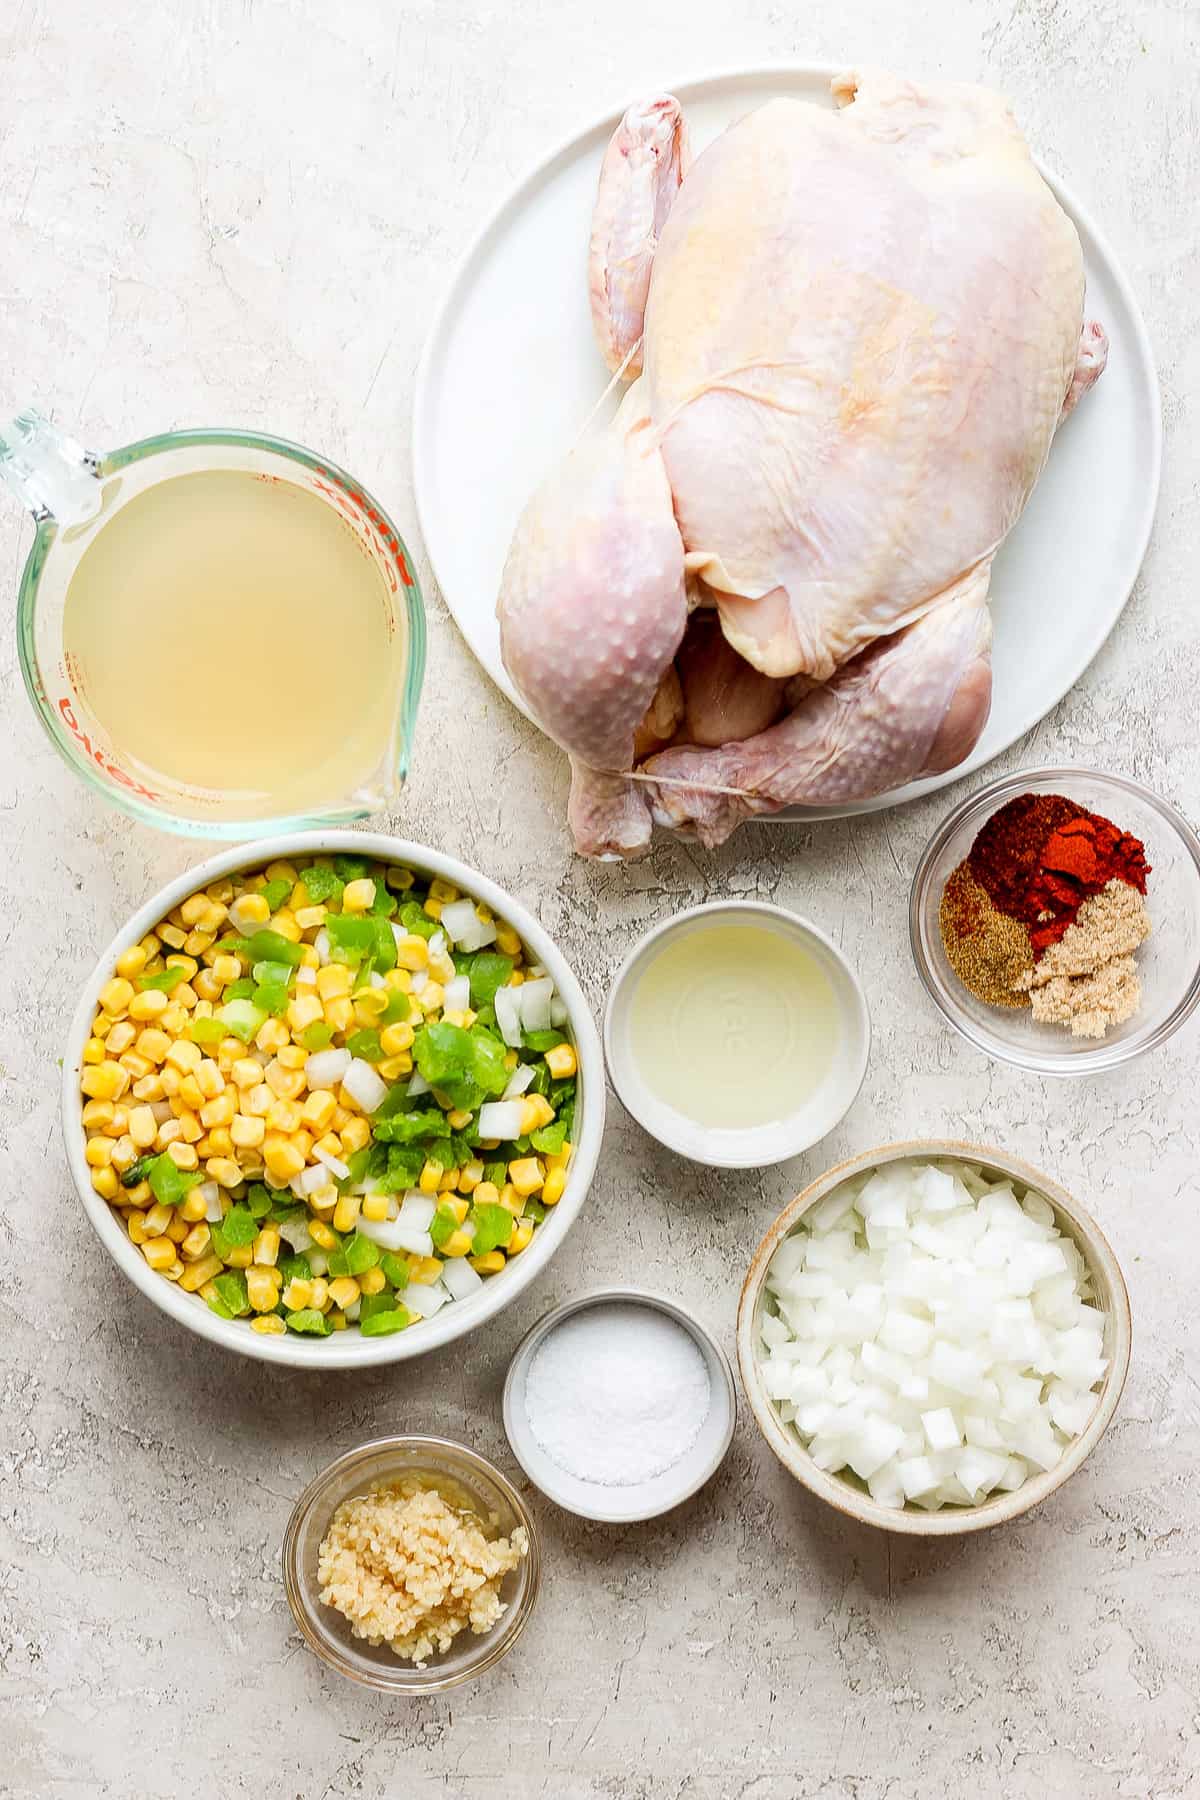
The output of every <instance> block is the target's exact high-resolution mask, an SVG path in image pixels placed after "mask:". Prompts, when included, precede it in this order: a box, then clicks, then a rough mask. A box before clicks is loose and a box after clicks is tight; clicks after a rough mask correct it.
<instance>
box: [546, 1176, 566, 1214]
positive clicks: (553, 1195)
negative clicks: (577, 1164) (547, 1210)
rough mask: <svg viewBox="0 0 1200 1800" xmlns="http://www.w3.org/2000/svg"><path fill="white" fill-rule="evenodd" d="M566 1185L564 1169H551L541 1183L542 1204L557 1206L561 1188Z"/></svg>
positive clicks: (560, 1197)
mask: <svg viewBox="0 0 1200 1800" xmlns="http://www.w3.org/2000/svg"><path fill="white" fill-rule="evenodd" d="M566 1185H567V1171H566V1170H565V1169H551V1171H550V1173H549V1174H548V1175H547V1177H546V1179H545V1181H544V1182H543V1184H542V1205H543V1206H557V1205H558V1203H559V1201H560V1200H561V1199H562V1197H563V1189H564V1188H565V1187H566Z"/></svg>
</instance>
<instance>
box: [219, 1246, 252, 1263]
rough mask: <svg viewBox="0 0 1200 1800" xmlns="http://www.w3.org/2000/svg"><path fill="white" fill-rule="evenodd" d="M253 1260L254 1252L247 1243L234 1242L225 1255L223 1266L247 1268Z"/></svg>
mask: <svg viewBox="0 0 1200 1800" xmlns="http://www.w3.org/2000/svg"><path fill="white" fill-rule="evenodd" d="M253 1261H254V1252H253V1250H252V1249H251V1248H250V1245H249V1244H235V1245H234V1247H233V1249H232V1250H230V1251H229V1252H228V1254H227V1255H226V1257H225V1266H226V1268H229V1269H248V1268H249V1267H250V1264H251V1263H252V1262H253Z"/></svg>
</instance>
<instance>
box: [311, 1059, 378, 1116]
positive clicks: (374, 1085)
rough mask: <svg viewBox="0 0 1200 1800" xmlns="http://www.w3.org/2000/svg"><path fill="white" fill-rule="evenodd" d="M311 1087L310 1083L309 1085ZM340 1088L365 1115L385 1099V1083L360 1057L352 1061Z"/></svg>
mask: <svg viewBox="0 0 1200 1800" xmlns="http://www.w3.org/2000/svg"><path fill="white" fill-rule="evenodd" d="M310 1086H311V1083H310ZM342 1086H343V1087H344V1088H345V1090H346V1092H347V1093H348V1094H349V1096H350V1098H351V1099H352V1100H353V1101H354V1102H355V1104H356V1105H357V1106H361V1107H362V1109H363V1111H364V1112H365V1113H373V1112H374V1111H375V1109H376V1107H377V1106H381V1105H382V1104H383V1101H384V1100H385V1099H386V1098H387V1091H388V1090H387V1082H386V1081H384V1079H383V1077H382V1076H381V1075H378V1074H376V1072H375V1070H374V1069H373V1068H372V1067H371V1065H370V1063H369V1062H364V1061H363V1059H362V1057H361V1056H356V1057H354V1059H353V1060H352V1062H351V1064H350V1067H349V1068H348V1069H347V1070H346V1073H345V1074H344V1075H343V1076H342Z"/></svg>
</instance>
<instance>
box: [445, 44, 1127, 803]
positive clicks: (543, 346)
mask: <svg viewBox="0 0 1200 1800" xmlns="http://www.w3.org/2000/svg"><path fill="white" fill-rule="evenodd" d="M834 72H835V71H834V70H833V69H832V68H822V67H814V66H803V67H779V68H769V69H750V70H741V71H735V72H731V73H729V74H722V75H713V76H708V77H705V78H702V79H698V80H693V81H683V82H676V83H673V84H671V85H670V91H671V92H672V93H675V94H677V95H678V96H679V98H680V100H681V101H682V102H683V104H684V105H685V106H686V108H687V112H688V121H689V124H690V127H691V132H692V142H693V145H694V147H695V149H696V150H701V149H703V148H704V146H705V145H706V144H707V143H709V142H711V140H712V139H713V138H714V137H716V136H717V135H718V134H719V133H720V132H721V131H723V130H724V129H725V128H726V126H728V125H729V124H731V123H732V122H733V121H734V120H735V119H737V118H739V117H741V116H742V114H744V113H746V112H748V111H750V110H751V109H752V108H753V107H755V106H759V105H761V104H762V103H763V101H764V100H766V99H768V98H769V97H770V96H771V95H773V94H792V95H795V96H796V97H797V98H799V99H802V100H809V101H811V102H813V103H814V104H815V105H818V106H829V105H831V104H832V102H831V101H830V99H829V82H830V78H831V76H832V75H833V73H834ZM634 98H636V95H635V94H634V93H632V92H631V93H629V94H627V95H626V96H625V97H624V100H623V101H622V107H624V106H625V105H627V104H628V103H629V101H630V100H632V99H634ZM620 110H621V109H618V110H617V111H614V112H612V113H609V114H606V115H605V117H604V118H602V119H599V120H597V121H596V122H595V123H594V124H592V125H590V126H588V127H587V128H586V129H585V130H583V131H582V132H580V133H579V134H578V136H576V137H573V138H571V139H570V140H569V141H568V142H567V143H565V144H563V145H561V146H560V147H559V148H558V149H556V150H554V151H553V152H552V153H551V154H550V155H549V156H548V157H546V159H545V160H544V161H543V162H542V163H540V164H539V166H538V167H537V168H536V169H534V170H533V171H532V173H531V174H530V175H528V176H527V177H526V178H525V180H524V181H522V182H521V183H520V184H519V185H518V186H517V187H516V188H515V189H514V190H513V192H512V193H511V194H510V195H509V196H508V198H507V199H506V200H504V201H503V202H502V204H501V205H500V206H499V207H498V208H497V210H496V211H495V212H494V213H493V214H492V217H491V218H490V219H489V220H488V222H487V224H486V225H485V226H484V227H483V229H482V231H481V232H480V233H479V235H478V237H477V238H476V239H475V242H474V243H473V244H472V245H471V247H470V249H469V250H468V252H467V254H466V256H465V258H464V260H463V262H462V264H461V265H460V267H459V269H458V272H457V274H456V275H455V277H454V280H453V282H452V283H451V286H450V290H449V292H448V294H447V296H446V298H445V300H444V302H443V304H442V306H441V309H440V310H439V312H438V314H437V316H436V317H435V319H434V322H433V327H432V329H431V331H430V334H429V338H428V341H427V343H426V346H425V351H424V354H423V356H422V359H421V366H420V369H419V370H418V374H417V386H416V396H415V400H414V408H413V478H414V483H415V487H416V497H417V511H418V516H419V519H420V524H421V530H422V533H423V534H424V538H425V543H426V547H427V549H428V551H429V557H430V561H431V562H432V564H433V568H434V573H435V574H436V576H437V579H438V583H439V585H440V587H441V590H442V593H443V594H444V595H445V597H446V603H447V605H448V606H449V608H450V610H451V612H452V613H453V614H454V617H455V619H456V620H457V622H458V625H459V628H460V630H461V631H462V634H463V636H464V637H465V638H466V640H467V642H468V644H469V645H470V646H471V649H472V650H473V651H474V652H475V655H476V656H477V657H478V658H479V660H480V662H481V663H482V664H483V666H484V668H485V669H486V670H487V671H488V673H489V675H491V677H492V679H493V680H494V681H495V682H496V683H497V684H498V685H499V686H500V687H501V688H503V690H504V692H505V693H506V694H507V695H508V697H509V698H510V699H511V700H513V701H514V702H515V703H516V704H517V705H520V702H519V701H518V700H517V697H516V694H515V693H514V691H513V688H512V684H511V682H510V681H509V680H508V677H507V675H506V674H505V672H504V668H503V665H502V663H501V661H500V637H499V631H498V627H497V624H496V617H495V604H496V593H497V590H498V588H499V585H500V573H501V569H502V568H503V564H504V557H505V554H506V552H507V549H508V543H509V539H510V537H511V535H512V530H513V526H514V525H515V523H516V520H517V517H518V515H519V513H520V511H521V508H522V507H523V506H524V504H525V501H526V500H527V499H528V497H529V495H530V493H531V492H532V490H533V489H534V487H536V485H537V484H538V482H539V481H540V480H541V478H542V477H543V475H544V474H545V473H546V472H547V470H548V469H550V468H551V467H552V466H553V465H554V464H555V463H556V462H557V461H558V460H559V459H560V458H561V457H562V456H563V455H564V453H565V452H566V451H567V450H568V449H569V448H570V447H571V445H572V444H573V443H574V441H575V439H576V438H577V436H578V435H579V432H580V430H581V428H582V426H583V424H584V421H585V420H586V419H587V418H588V416H589V414H590V413H591V412H592V409H593V408H594V407H595V405H596V402H597V400H598V399H599V398H600V396H601V394H603V392H604V388H605V385H606V381H607V376H608V371H607V370H606V368H605V366H604V363H603V360H602V358H601V356H600V353H599V351H598V350H597V348H596V346H595V343H594V341H593V338H592V325H591V317H590V314H589V310H588V297H587V282H586V263H587V246H588V232H589V227H590V222H591V209H592V200H593V198H594V194H595V187H596V180H597V176H598V173H599V168H600V158H601V156H602V154H603V150H604V146H605V144H606V143H607V141H608V139H609V137H610V135H611V134H612V132H613V131H614V129H615V128H616V125H617V121H618V119H619V118H620ZM1043 172H1044V173H1045V174H1046V176H1047V179H1048V180H1049V182H1050V185H1051V187H1052V188H1053V189H1054V192H1055V193H1056V195H1057V196H1058V198H1059V200H1060V201H1061V202H1062V205H1063V206H1064V207H1065V208H1066V211H1067V212H1068V213H1069V214H1070V216H1071V218H1072V219H1073V220H1074V222H1075V225H1076V228H1077V230H1078V232H1079V236H1080V239H1081V241H1082V244H1083V255H1084V263H1085V266H1086V269H1087V282H1088V302H1087V304H1088V312H1089V314H1090V315H1092V316H1094V317H1095V318H1097V319H1099V320H1101V322H1102V323H1103V325H1104V328H1105V330H1106V331H1107V333H1108V337H1109V344H1110V350H1109V359H1108V368H1107V369H1106V371H1105V374H1104V378H1103V380H1102V381H1100V382H1099V383H1098V384H1097V386H1096V388H1095V389H1094V390H1093V391H1092V393H1091V394H1089V395H1088V396H1087V398H1086V400H1085V402H1084V404H1083V405H1082V406H1081V407H1080V408H1079V411H1078V413H1077V414H1076V415H1075V417H1074V418H1073V419H1071V420H1070V421H1069V423H1068V425H1067V426H1066V427H1065V429H1064V430H1063V432H1062V435H1061V437H1060V438H1059V439H1058V441H1057V442H1056V443H1055V445H1054V449H1053V451H1052V452H1051V456H1050V462H1049V465H1048V467H1047V469H1046V472H1045V474H1044V475H1043V476H1042V479H1041V481H1040V482H1039V484H1038V488H1037V491H1036V493H1035V494H1034V496H1033V499H1032V501H1031V502H1030V504H1029V506H1028V507H1027V509H1026V511H1025V514H1024V516H1023V518H1022V519H1021V521H1020V524H1019V525H1018V526H1017V528H1016V530H1015V531H1014V532H1013V533H1012V535H1011V537H1010V538H1009V539H1008V542H1007V543H1006V544H1005V546H1004V549H1003V550H1002V551H1001V553H1000V556H999V557H998V559H997V562H996V569H995V576H994V579H993V582H992V611H993V616H994V619H995V648H994V653H993V661H994V668H995V689H994V699H993V704H992V715H991V718H990V719H989V721H988V725H987V729H986V730H985V731H984V733H983V736H982V737H981V738H980V740H979V743H978V744H977V745H976V747H975V750H974V751H973V753H972V754H971V756H970V757H969V758H968V759H967V760H966V762H964V763H961V764H960V765H959V766H958V768H957V769H953V770H951V771H950V772H949V773H948V774H945V775H939V776H935V777H934V778H933V779H932V780H930V781H924V782H914V783H912V784H910V785H909V786H908V787H904V788H898V789H895V790H894V791H893V792H892V793H889V794H881V795H879V796H878V797H877V798H876V799H874V800H868V801H864V802H862V803H860V804H859V805H857V806H851V807H844V808H832V807H831V808H829V809H824V808H819V809H813V808H803V809H795V810H794V811H793V812H791V813H790V814H787V815H778V816H781V817H792V818H796V817H820V816H825V817H830V818H836V817H839V816H842V815H843V814H845V813H855V812H873V811H875V810H877V809H878V808H880V807H885V806H894V805H896V804H897V803H898V802H900V801H902V800H909V799H912V798H913V797H914V796H915V795H917V794H919V793H925V792H927V791H929V790H931V789H933V788H938V787H944V786H946V784H947V783H948V782H951V781H954V780H957V778H958V777H959V776H960V775H965V774H967V773H968V772H969V771H970V770H972V769H977V768H979V767H980V766H981V765H982V764H983V763H986V762H988V761H989V760H990V759H991V758H992V757H994V756H998V755H999V754H1000V752H1001V751H1002V750H1006V749H1007V748H1008V746H1009V745H1010V744H1012V743H1014V742H1015V741H1016V739H1017V738H1019V737H1020V736H1021V735H1022V734H1023V733H1024V732H1026V731H1029V730H1030V729H1031V728H1032V727H1033V726H1034V725H1036V723H1037V722H1038V720H1039V719H1040V718H1042V717H1043V716H1044V715H1045V714H1046V713H1047V712H1049V710H1050V708H1051V707H1052V706H1054V705H1056V704H1057V702H1058V701H1059V700H1061V698H1062V696H1063V695H1064V694H1065V693H1066V692H1067V690H1068V688H1070V687H1071V686H1072V685H1073V684H1074V683H1075V682H1076V681H1077V680H1078V679H1079V677H1080V675H1082V673H1083V671H1084V670H1085V669H1086V668H1087V666H1088V664H1089V663H1090V662H1091V660H1092V658H1093V656H1095V654H1096V652H1097V650H1098V649H1099V648H1100V646H1101V644H1102V643H1103V642H1104V639H1105V638H1106V637H1107V635H1108V633H1109V632H1110V631H1111V629H1112V627H1113V625H1114V624H1115V623H1116V620H1117V617H1118V615H1119V614H1120V612H1121V608H1122V607H1123V606H1124V604H1125V601H1126V600H1127V598H1128V596H1129V591H1130V589H1131V588H1132V586H1133V583H1134V580H1135V578H1136V576H1137V572H1138V569H1139V568H1140V566H1141V562H1142V557H1143V556H1144V555H1145V551H1146V544H1147V542H1148V540H1149V536H1150V526H1151V522H1152V520H1153V517H1154V508H1155V503H1156V501H1157V498H1158V483H1159V471H1160V463H1161V438H1162V417H1161V410H1160V406H1159V396H1158V382H1157V378H1156V376H1155V372H1154V359H1153V355H1152V352H1151V349H1150V343H1149V340H1148V338H1147V335H1146V328H1145V325H1144V324H1143V322H1142V315H1141V312H1140V311H1139V309H1138V304H1137V301H1136V300H1135V299H1134V297H1133V293H1132V291H1131V289H1130V287H1129V284H1128V282H1127V281H1126V279H1125V276H1124V275H1123V274H1122V272H1121V269H1120V267H1119V265H1118V263H1117V261H1116V258H1115V257H1114V256H1113V253H1112V251H1111V250H1110V249H1109V247H1108V245H1107V244H1106V243H1105V242H1104V239H1103V238H1102V237H1101V236H1100V234H1099V232H1098V231H1097V230H1096V228H1095V226H1094V225H1093V224H1092V222H1091V220H1090V219H1089V218H1088V216H1087V214H1086V213H1085V212H1084V211H1083V209H1082V207H1081V206H1080V205H1079V203H1078V201H1077V200H1075V199H1074V197H1073V196H1072V195H1071V194H1070V193H1069V192H1068V191H1067V190H1066V188H1064V186H1063V184H1062V183H1061V182H1060V181H1058V180H1056V179H1055V178H1054V177H1053V176H1052V175H1050V174H1049V172H1048V171H1043ZM606 406H607V407H608V409H609V410H612V409H614V408H615V401H612V400H610V401H609V402H607V403H606ZM523 710H524V709H523Z"/></svg>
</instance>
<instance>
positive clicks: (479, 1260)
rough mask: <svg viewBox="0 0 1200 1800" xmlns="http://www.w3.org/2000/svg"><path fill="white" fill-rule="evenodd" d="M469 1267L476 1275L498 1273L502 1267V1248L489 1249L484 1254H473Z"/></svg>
mask: <svg viewBox="0 0 1200 1800" xmlns="http://www.w3.org/2000/svg"><path fill="white" fill-rule="evenodd" d="M471 1267H472V1268H473V1269H474V1270H475V1272H476V1274H477V1275H498V1274H499V1273H500V1271H501V1269H502V1268H503V1267H504V1252H503V1250H489V1251H488V1252H487V1253H486V1255H484V1256H473V1257H472V1258H471Z"/></svg>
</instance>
